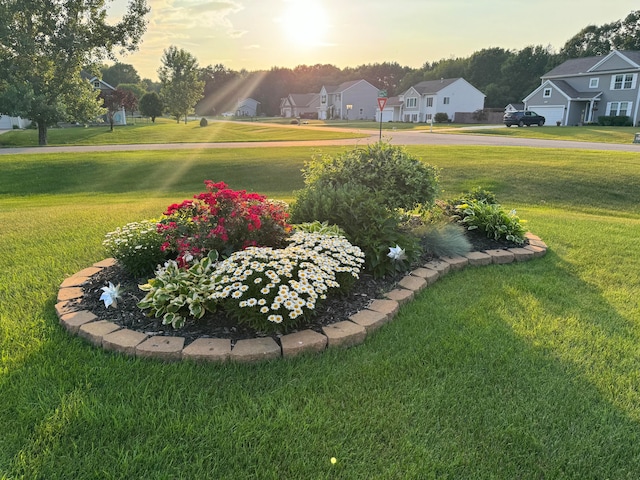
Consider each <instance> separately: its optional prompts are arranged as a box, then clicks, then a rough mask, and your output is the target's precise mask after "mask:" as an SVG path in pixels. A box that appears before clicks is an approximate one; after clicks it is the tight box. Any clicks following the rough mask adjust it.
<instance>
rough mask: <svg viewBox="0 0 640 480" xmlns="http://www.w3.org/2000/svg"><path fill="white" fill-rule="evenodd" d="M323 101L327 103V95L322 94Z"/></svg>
mask: <svg viewBox="0 0 640 480" xmlns="http://www.w3.org/2000/svg"><path fill="white" fill-rule="evenodd" d="M320 101H321V102H322V103H327V96H326V95H322V99H321V100H320Z"/></svg>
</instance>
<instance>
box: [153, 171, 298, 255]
mask: <svg viewBox="0 0 640 480" xmlns="http://www.w3.org/2000/svg"><path fill="white" fill-rule="evenodd" d="M205 184H206V186H207V190H208V191H207V192H204V193H200V194H197V195H195V196H194V200H185V201H183V202H182V203H180V204H177V203H174V204H172V205H170V206H169V207H168V208H167V211H166V212H165V213H164V215H165V216H164V218H162V219H161V220H160V222H159V229H160V231H161V232H162V233H163V235H164V236H165V242H164V243H163V245H162V249H163V250H164V251H169V252H173V253H174V254H175V255H176V259H177V261H178V264H179V265H180V266H182V267H184V266H186V265H187V264H189V263H190V262H191V261H192V260H194V259H198V258H203V257H205V256H206V255H207V254H208V253H209V252H210V251H212V250H215V251H217V252H219V253H220V254H221V255H223V256H228V255H230V254H231V253H232V252H235V251H237V250H241V249H243V248H246V247H248V246H274V247H275V246H280V245H282V243H283V241H284V238H285V236H286V234H287V232H288V231H289V230H290V227H289V225H288V223H287V218H288V216H289V214H288V213H287V211H286V204H284V203H283V202H273V201H270V200H268V199H267V198H266V197H264V196H263V195H258V194H257V193H247V192H246V191H245V190H240V191H236V190H231V189H229V188H227V185H226V184H225V183H224V182H219V183H213V182H212V181H211V180H207V181H205Z"/></svg>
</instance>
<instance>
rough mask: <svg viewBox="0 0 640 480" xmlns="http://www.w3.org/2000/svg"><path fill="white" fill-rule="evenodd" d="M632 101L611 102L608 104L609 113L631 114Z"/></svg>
mask: <svg viewBox="0 0 640 480" xmlns="http://www.w3.org/2000/svg"><path fill="white" fill-rule="evenodd" d="M630 111H631V102H609V103H608V104H607V115H629V112H630Z"/></svg>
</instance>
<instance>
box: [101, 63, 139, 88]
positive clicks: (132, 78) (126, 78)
mask: <svg viewBox="0 0 640 480" xmlns="http://www.w3.org/2000/svg"><path fill="white" fill-rule="evenodd" d="M100 74H101V75H102V80H104V81H105V82H107V83H108V84H109V85H111V86H112V87H118V86H120V84H121V83H133V84H135V83H140V75H138V71H137V70H136V69H135V67H134V66H133V65H130V64H128V63H120V62H116V63H114V64H113V65H111V66H109V67H103V68H101V69H100Z"/></svg>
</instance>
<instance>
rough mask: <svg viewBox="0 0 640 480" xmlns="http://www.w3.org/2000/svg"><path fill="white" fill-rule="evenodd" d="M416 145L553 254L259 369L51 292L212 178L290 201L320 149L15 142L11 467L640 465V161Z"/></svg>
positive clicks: (465, 473) (2, 331) (4, 447)
mask: <svg viewBox="0 0 640 480" xmlns="http://www.w3.org/2000/svg"><path fill="white" fill-rule="evenodd" d="M409 149H410V150H411V151H413V152H415V153H417V154H419V155H421V156H423V157H424V158H425V159H426V160H427V161H429V162H430V163H433V164H435V165H438V166H439V167H441V168H442V183H443V187H444V188H445V190H446V191H445V193H444V195H445V196H447V195H450V196H453V195H456V194H457V193H459V192H460V191H461V190H464V189H467V188H470V187H472V186H476V185H481V186H484V187H485V188H489V189H492V190H494V192H495V193H496V194H497V195H498V199H499V200H500V201H501V202H502V203H503V205H504V206H505V207H507V208H517V209H518V214H519V216H521V218H525V219H528V221H529V227H530V229H531V230H532V231H533V232H534V233H536V234H539V235H540V236H541V237H542V238H543V239H544V240H545V241H546V242H547V243H548V245H549V246H550V250H549V252H548V253H547V255H546V256H545V257H544V258H541V259H536V260H533V261H531V262H527V263H522V264H520V263H518V264H512V265H495V266H489V267H482V268H469V269H466V270H464V271H461V272H456V273H451V274H449V275H448V276H446V277H445V278H443V279H441V280H439V281H438V282H436V283H435V284H434V285H433V286H431V287H429V288H428V289H427V290H425V291H424V292H422V293H421V294H420V295H419V296H418V298H417V299H416V300H414V301H413V302H412V303H411V304H409V305H407V306H405V307H404V308H403V309H402V311H401V313H400V315H399V316H398V317H397V318H396V319H395V320H394V321H393V322H392V323H390V324H388V325H386V326H385V327H384V328H383V329H381V330H380V331H379V332H377V333H376V334H375V335H372V336H371V337H370V338H368V339H367V341H366V342H365V343H364V344H363V345H360V346H358V347H354V348H351V349H349V350H329V351H327V352H325V353H324V354H323V355H320V356H309V357H303V358H298V359H293V360H281V361H275V362H270V363H264V364H257V365H240V364H225V365H198V364H189V363H176V364H163V363H159V362H155V361H145V360H139V359H134V358H128V357H123V356H119V355H115V354H110V353H107V352H104V351H101V350H98V349H95V348H93V347H91V346H90V345H88V344H87V343H85V342H84V341H82V340H81V339H78V338H76V337H72V336H70V335H68V334H66V333H65V332H64V331H63V329H62V328H61V327H60V326H59V325H58V323H57V320H56V317H55V314H54V312H53V305H54V303H55V296H56V292H57V288H58V285H59V284H60V282H61V281H62V280H63V279H64V278H65V277H66V276H67V275H70V274H72V273H74V272H76V271H78V270H80V269H82V268H84V267H85V266H87V265H90V264H91V263H92V262H94V261H97V260H100V259H101V258H102V257H103V253H102V251H101V248H100V243H101V241H102V238H103V235H104V233H105V232H106V231H108V230H109V229H112V228H114V227H115V226H118V225H122V224H124V223H126V222H129V221H134V220H138V219H141V218H148V217H151V216H156V215H157V214H158V212H160V211H161V210H162V209H163V208H164V207H165V206H166V205H167V204H168V203H171V202H173V201H175V200H181V199H183V198H186V196H189V195H191V194H193V193H195V192H197V191H200V189H201V188H202V183H201V181H202V180H203V179H204V178H213V179H215V180H225V181H227V182H228V183H229V184H230V185H231V186H232V187H233V188H248V189H252V190H257V191H260V192H261V193H266V194H269V195H271V196H275V197H278V198H291V196H292V190H293V189H295V188H298V186H300V185H301V184H302V179H301V176H300V173H299V168H300V167H301V166H302V163H303V161H304V159H306V158H308V156H309V150H308V149H274V151H273V152H272V150H271V149H269V150H259V149H248V150H243V151H241V152H239V151H237V150H215V151H208V152H201V151H191V150H185V151H171V152H163V153H161V154H160V155H159V156H156V155H154V154H153V152H132V153H127V154H118V155H119V157H118V158H109V155H102V154H101V155H87V154H64V155H58V156H51V155H47V156H44V155H33V156H29V157H27V156H18V155H16V156H2V157H0V168H2V172H3V175H2V176H0V195H1V196H0V205H1V207H0V225H2V227H1V229H2V230H1V232H2V234H1V235H0V251H2V254H3V255H2V259H3V260H2V261H3V268H2V269H0V352H1V357H0V358H1V363H0V392H1V393H2V402H1V403H0V405H1V406H0V424H2V426H3V435H2V436H0V478H11V479H13V478H29V479H36V478H43V479H68V478H74V479H84V478H106V479H109V478H149V479H169V478H171V479H179V478H185V479H187V478H189V479H190V478H220V479H226V478H229V479H236V478H256V479H271V478H273V479H275V478H313V479H316V478H318V479H324V478H326V479H334V478H336V479H337V478H342V479H354V478H374V479H408V478H416V479H423V478H527V479H528V478H575V479H583V478H611V479H631V478H635V476H636V474H637V473H636V472H638V471H639V470H640V442H639V440H640V393H639V390H638V388H637V385H638V382H639V381H640V378H639V377H640V375H639V373H638V372H639V370H638V367H637V366H638V364H639V362H640V350H639V349H638V347H637V346H638V344H639V341H640V306H639V303H638V298H640V282H639V281H638V276H637V274H636V272H638V271H640V255H637V253H636V252H637V237H638V232H640V209H639V207H638V205H639V204H640V202H639V200H640V198H638V197H639V196H640V189H639V188H638V186H639V185H640V156H638V155H637V154H632V153H616V154H609V153H601V152H575V151H570V150H557V151H553V150H552V151H548V150H533V149H524V148H522V149H514V148H509V149H499V148H482V147H477V148H469V147H436V146H430V147H416V148H413V147H410V148H409ZM324 150H325V151H337V150H338V149H324ZM278 158H280V161H279V162H278V161H277V159H278ZM67 164H68V168H67ZM181 168H184V169H182V170H181ZM158 170H160V171H162V172H163V174H162V175H160V174H158V173H157V171H158ZM239 172H242V173H239ZM249 172H251V174H249ZM170 173H173V175H169V174H170ZM163 175H164V176H166V180H165V181H164V182H160V179H161V178H162V176H163ZM131 177H135V178H137V179H138V180H140V182H139V183H135V182H133V181H131ZM230 178H231V180H230ZM331 457H336V458H337V463H336V464H335V465H332V464H331V463H330V458H331Z"/></svg>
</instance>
